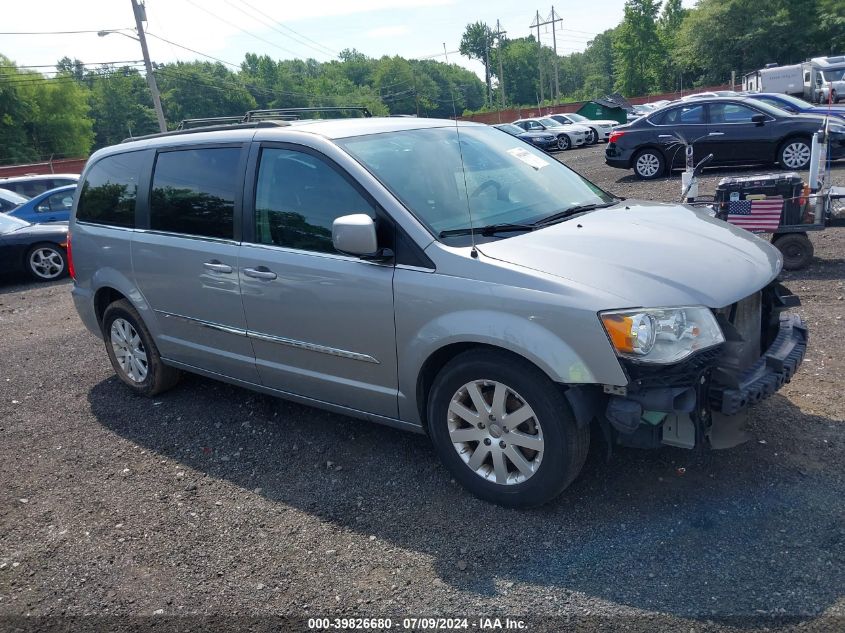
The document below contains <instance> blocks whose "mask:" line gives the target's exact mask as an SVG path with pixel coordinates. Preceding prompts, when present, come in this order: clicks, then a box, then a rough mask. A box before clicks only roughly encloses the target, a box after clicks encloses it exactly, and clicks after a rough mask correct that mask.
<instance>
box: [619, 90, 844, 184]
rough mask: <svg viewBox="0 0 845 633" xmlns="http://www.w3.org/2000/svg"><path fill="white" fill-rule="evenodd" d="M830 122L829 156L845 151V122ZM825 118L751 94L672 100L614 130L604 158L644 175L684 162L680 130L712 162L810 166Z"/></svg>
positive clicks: (698, 154) (654, 174)
mask: <svg viewBox="0 0 845 633" xmlns="http://www.w3.org/2000/svg"><path fill="white" fill-rule="evenodd" d="M834 121H835V120H833V119H832V120H831V123H830V128H829V130H830V141H829V146H830V151H831V157H832V158H834V159H836V158H842V157H844V156H845V125H843V124H842V123H841V122H838V121H837V122H834ZM824 123H825V119H824V117H821V116H815V115H807V114H795V115H793V114H789V113H787V112H785V111H784V110H781V109H779V108H774V107H772V106H769V105H767V104H765V103H762V102H760V101H757V100H755V99H750V98H747V97H716V98H707V99H696V100H694V101H685V102H675V103H671V104H669V105H667V106H665V107H663V108H660V109H659V110H656V111H654V112H652V113H651V114H649V115H647V116H644V117H642V118H641V119H637V120H636V121H633V122H632V123H628V124H627V125H621V126H619V127H617V128H616V129H615V130H614V131H613V133H612V134H611V135H610V139H609V142H608V145H607V149H606V150H605V162H606V163H607V164H608V165H610V166H611V167H619V168H621V169H633V170H634V173H635V174H636V175H637V176H638V177H639V178H642V179H644V180H650V179H653V178H658V177H660V176H661V175H663V174H664V173H666V172H667V170H669V169H675V168H679V167H683V166H684V147H683V146H682V145H681V144H680V143H678V142H677V140H676V139H675V138H673V137H675V136H677V135H678V134H679V135H680V136H681V137H683V138H684V139H686V141H687V142H689V143H693V149H694V157H695V160H696V161H698V160H699V159H700V158H702V157H704V156H706V155H707V154H713V161H712V162H711V163H710V165H713V166H715V165H753V164H773V163H780V165H781V167H783V168H784V169H791V170H801V169H807V167H808V166H809V164H810V143H811V138H812V135H813V133H814V132H816V131H818V130H819V129H820V128H822V127H824Z"/></svg>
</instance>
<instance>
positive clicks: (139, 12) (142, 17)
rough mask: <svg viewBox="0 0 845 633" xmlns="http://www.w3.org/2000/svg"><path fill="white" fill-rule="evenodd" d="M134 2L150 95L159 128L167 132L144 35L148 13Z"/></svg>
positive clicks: (138, 3)
mask: <svg viewBox="0 0 845 633" xmlns="http://www.w3.org/2000/svg"><path fill="white" fill-rule="evenodd" d="M130 1H131V2H132V13H134V14H135V26H136V28H137V29H138V40H139V41H140V42H141V53H142V54H143V55H144V67H145V68H146V69H147V85H149V87H150V94H152V96H153V106H154V107H155V111H156V117H157V118H158V128H159V130H161V131H162V132H167V121H165V120H164V110H162V108H161V95H159V93H158V85H157V84H156V78H155V75H154V74H153V65H152V63H151V62H150V51H149V50H148V49H147V38H146V36H145V35H144V22H145V21H146V19H147V12H146V10H145V9H144V5H143V4H141V3H140V2H139V1H138V0H130Z"/></svg>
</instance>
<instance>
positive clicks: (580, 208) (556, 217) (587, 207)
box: [534, 200, 619, 227]
mask: <svg viewBox="0 0 845 633" xmlns="http://www.w3.org/2000/svg"><path fill="white" fill-rule="evenodd" d="M617 202H619V201H618V200H614V201H613V202H593V203H590V204H576V205H575V206H573V207H569V208H567V209H564V210H563V211H558V212H557V213H553V214H552V215H550V216H548V217H547V218H543V219H542V220H537V221H536V222H535V223H534V226H535V227H539V226H546V225H548V224H554V223H555V222H560V221H561V220H565V219H566V218H568V217H571V216H573V215H576V214H578V213H583V212H584V211H593V210H594V209H604V208H605V207H612V206H613V205H614V204H616V203H617Z"/></svg>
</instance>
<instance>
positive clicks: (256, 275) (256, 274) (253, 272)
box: [244, 266, 277, 281]
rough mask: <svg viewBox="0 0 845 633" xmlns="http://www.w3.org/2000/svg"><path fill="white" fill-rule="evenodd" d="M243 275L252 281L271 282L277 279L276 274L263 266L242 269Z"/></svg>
mask: <svg viewBox="0 0 845 633" xmlns="http://www.w3.org/2000/svg"><path fill="white" fill-rule="evenodd" d="M244 275H246V276H247V277H252V278H253V279H266V280H267V281H272V280H273V279H275V278H276V277H277V275H276V273H274V272H273V271H272V270H269V269H267V268H265V267H264V266H259V267H258V268H244Z"/></svg>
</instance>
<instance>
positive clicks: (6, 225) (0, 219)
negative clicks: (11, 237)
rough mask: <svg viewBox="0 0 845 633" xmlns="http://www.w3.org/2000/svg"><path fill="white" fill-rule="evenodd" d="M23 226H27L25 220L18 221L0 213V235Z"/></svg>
mask: <svg viewBox="0 0 845 633" xmlns="http://www.w3.org/2000/svg"><path fill="white" fill-rule="evenodd" d="M25 226H29V222H27V221H26V220H19V219H18V218H16V217H13V216H11V215H5V214H2V213H0V235H2V234H3V233H11V232H12V231H17V230H18V229H20V228H23V227H25Z"/></svg>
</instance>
